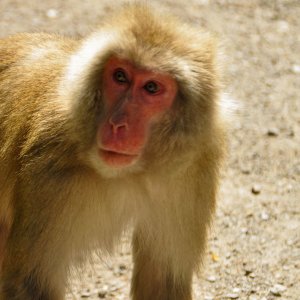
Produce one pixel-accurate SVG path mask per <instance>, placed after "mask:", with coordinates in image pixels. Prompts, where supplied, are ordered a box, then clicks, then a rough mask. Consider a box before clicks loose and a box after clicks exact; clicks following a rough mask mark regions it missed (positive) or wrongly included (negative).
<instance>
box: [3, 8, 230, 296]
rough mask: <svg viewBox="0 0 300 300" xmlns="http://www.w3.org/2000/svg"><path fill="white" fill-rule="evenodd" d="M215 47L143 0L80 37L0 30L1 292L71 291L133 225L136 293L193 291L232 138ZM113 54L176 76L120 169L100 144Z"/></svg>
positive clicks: (41, 293) (48, 293)
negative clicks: (75, 278) (95, 254)
mask: <svg viewBox="0 0 300 300" xmlns="http://www.w3.org/2000/svg"><path fill="white" fill-rule="evenodd" d="M215 52H216V49H215V41H214V39H213V38H212V37H210V36H209V35H208V34H207V33H204V32H202V31H200V30H199V29H193V28H191V27H190V26H188V25H185V24H182V23H181V22H179V21H177V20H176V19H174V18H169V17H166V16H160V15H154V14H152V13H151V9H149V8H147V7H145V6H137V5H133V6H132V5H131V6H129V7H127V8H125V9H123V10H122V12H121V13H120V14H116V16H114V17H110V18H108V21H107V23H105V24H104V25H103V27H101V28H100V29H99V30H98V31H96V32H95V33H92V34H91V35H90V36H89V37H87V38H86V39H83V40H76V39H69V38H64V37H60V36H55V35H48V34H19V35H16V36H12V37H8V38H6V39H2V40H0V166H1V173H0V191H1V193H0V257H1V258H2V260H3V264H2V275H1V280H0V282H1V290H0V299H1V300H21V299H22V300H36V299H40V300H61V299H63V297H64V293H65V285H66V282H67V277H68V273H69V268H70V265H71V264H73V263H76V260H77V259H78V257H83V258H84V257H87V256H88V255H89V254H90V253H91V252H92V251H94V250H97V251H99V252H100V253H111V251H113V248H114V245H115V244H116V243H117V242H118V240H119V238H120V236H121V235H122V233H123V232H124V231H125V230H127V229H128V227H129V226H133V227H134V228H135V229H134V236H133V255H134V263H135V266H134V272H133V279H132V288H131V295H132V299H133V300H154V299H155V300H190V299H192V291H191V280H192V274H193V272H195V271H197V270H198V268H199V266H200V265H201V260H202V256H203V252H204V248H205V240H206V234H207V230H208V228H209V225H210V223H211V217H212V215H213V213H214V209H215V198H216V192H217V186H218V178H219V169H220V165H221V162H222V158H223V156H224V151H225V148H226V125H225V124H226V122H224V119H223V115H222V112H221V111H220V107H221V106H220V105H219V92H220V91H219V90H220V82H219V76H218V74H217V62H216V61H215ZM111 55H115V56H119V57H122V58H126V59H128V60H130V61H131V62H132V63H133V64H135V65H137V66H140V67H142V68H147V69H151V70H154V71H159V72H167V73H169V74H171V75H172V76H173V77H174V78H175V80H176V81H177V83H178V85H179V93H178V96H177V99H176V103H175V104H174V107H173V108H172V111H170V112H169V113H168V114H167V115H166V116H164V118H163V119H162V120H161V122H160V124H158V125H156V126H155V127H154V128H153V129H152V132H151V133H150V136H149V138H148V143H147V145H146V147H145V150H144V153H143V156H142V157H141V159H140V160H139V161H138V162H137V163H136V164H135V165H133V166H130V167H127V168H124V169H122V170H116V169H112V168H109V167H108V166H106V165H105V164H104V163H103V162H101V161H100V160H99V158H98V156H97V154H96V150H97V149H96V144H95V143H96V142H95V131H96V127H97V122H98V121H97V120H98V115H100V116H101V113H102V110H101V101H102V99H101V97H102V93H101V90H99V86H100V82H101V74H102V73H101V72H102V69H103V66H104V64H105V62H106V61H107V59H108V58H109V57H110V56H111ZM99 122H101V118H100V121H99ZM0 263H1V259H0Z"/></svg>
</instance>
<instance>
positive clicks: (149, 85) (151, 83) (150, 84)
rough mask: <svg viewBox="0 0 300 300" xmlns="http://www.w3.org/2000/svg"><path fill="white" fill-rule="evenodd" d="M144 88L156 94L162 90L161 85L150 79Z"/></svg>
mask: <svg viewBox="0 0 300 300" xmlns="http://www.w3.org/2000/svg"><path fill="white" fill-rule="evenodd" d="M144 89H145V90H146V91H147V92H148V93H150V94H156V93H158V92H159V91H160V87H159V85H158V84H157V83H156V82H154V81H149V82H147V83H146V84H145V85H144Z"/></svg>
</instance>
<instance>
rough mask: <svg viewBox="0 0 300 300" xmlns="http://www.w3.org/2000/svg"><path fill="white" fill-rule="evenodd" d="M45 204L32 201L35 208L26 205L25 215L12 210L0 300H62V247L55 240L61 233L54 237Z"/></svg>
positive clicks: (50, 212)
mask: <svg viewBox="0 0 300 300" xmlns="http://www.w3.org/2000/svg"><path fill="white" fill-rule="evenodd" d="M26 199H35V198H27V197H26ZM23 200H24V198H22V199H21V200H20V202H21V203H23ZM39 200H40V199H39ZM45 201H46V200H45ZM45 201H44V202H40V201H36V202H37V203H34V204H35V207H34V206H31V204H32V203H31V202H30V201H27V205H28V208H29V209H28V210H27V209H26V211H25V209H24V208H23V207H21V205H20V206H18V209H15V214H14V215H15V218H14V222H13V224H12V228H11V231H10V233H9V237H8V239H7V243H6V245H5V251H4V259H3V266H2V272H1V274H0V300H62V299H64V292H65V287H64V285H65V280H66V274H65V272H64V270H65V269H66V268H64V266H65V262H64V257H65V256H64V254H65V252H64V251H63V250H62V249H64V248H65V247H63V243H62V241H64V239H62V238H60V239H59V238H58V237H60V234H63V232H61V233H60V232H56V234H55V230H56V229H55V228H57V226H55V222H56V221H57V220H56V219H55V217H54V216H55V214H54V213H53V210H52V208H51V206H46V205H45V203H46V202H45ZM39 203H43V206H44V208H42V205H39ZM47 214H48V217H47ZM61 227H62V226H61ZM62 230H63V229H62Z"/></svg>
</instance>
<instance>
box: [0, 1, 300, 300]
mask: <svg viewBox="0 0 300 300" xmlns="http://www.w3.org/2000/svg"><path fill="white" fill-rule="evenodd" d="M122 2H123V1H114V4H113V5H118V4H119V3H122ZM153 2H156V3H157V4H159V6H160V7H161V9H166V10H167V11H170V12H172V13H174V14H175V15H178V16H180V17H182V18H183V19H184V20H185V21H187V22H191V23H193V24H195V25H196V26H200V27H202V26H203V27H205V28H207V29H208V30H210V31H212V32H215V33H217V34H218V36H219V37H220V40H221V41H222V43H223V45H224V52H225V57H226V76H225V77H226V82H227V88H226V89H227V91H228V92H229V93H230V95H231V97H233V98H234V99H236V100H237V102H238V103H239V108H238V109H237V111H236V113H235V117H234V119H233V122H232V123H233V124H232V130H231V135H230V136H231V139H230V140H231V144H230V151H229V159H228V164H227V167H226V169H225V170H224V176H223V182H222V187H221V193H220V197H219V198H220V199H219V206H218V210H217V216H216V220H215V223H214V228H213V230H212V232H211V238H210V241H209V246H208V249H207V258H206V266H205V269H204V270H203V273H202V274H201V275H200V276H199V277H197V278H195V280H194V293H195V299H205V300H211V299H214V300H216V299H250V300H255V299H257V300H271V299H294V300H298V299H300V1H299V0H270V1H267V0H249V1H246V0H211V1H209V0H197V1H196V0H193V1H191V0H190V1H184V0H178V1H171V0H165V1H153ZM112 8H113V6H112V1H106V0H105V1H104V0H103V1H101V0H84V1H82V0H81V1H80V0H72V1H71V0H66V1H63V0H51V1H50V0H45V1H40V0H30V1H23V0H0V37H3V36H6V35H8V34H13V33H16V32H22V31H29V32H32V31H47V32H59V33H63V34H67V35H77V34H85V33H87V32H89V31H90V30H91V29H93V28H94V26H95V24H97V22H99V20H101V17H102V16H103V15H104V14H105V13H106V12H107V11H110V10H111V9H112ZM124 240H125V241H126V237H125V238H124ZM126 244H127V243H125V246H123V247H121V248H120V250H119V251H118V253H116V255H115V256H113V257H111V258H109V259H106V260H105V261H97V262H96V264H95V265H94V267H93V268H92V267H91V266H87V267H85V268H84V269H83V270H82V273H83V274H82V276H81V278H80V279H78V278H77V277H74V280H73V281H72V284H71V288H70V290H71V291H72V292H70V293H69V294H68V297H67V299H81V298H87V299H129V283H130V276H131V268H132V266H131V257H130V249H129V247H128V245H126ZM154 300H155V299H154Z"/></svg>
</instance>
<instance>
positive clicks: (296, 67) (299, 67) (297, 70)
mask: <svg viewBox="0 0 300 300" xmlns="http://www.w3.org/2000/svg"><path fill="white" fill-rule="evenodd" d="M292 70H293V72H294V73H296V74H299V73H300V65H293V66H292Z"/></svg>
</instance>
